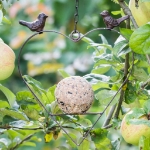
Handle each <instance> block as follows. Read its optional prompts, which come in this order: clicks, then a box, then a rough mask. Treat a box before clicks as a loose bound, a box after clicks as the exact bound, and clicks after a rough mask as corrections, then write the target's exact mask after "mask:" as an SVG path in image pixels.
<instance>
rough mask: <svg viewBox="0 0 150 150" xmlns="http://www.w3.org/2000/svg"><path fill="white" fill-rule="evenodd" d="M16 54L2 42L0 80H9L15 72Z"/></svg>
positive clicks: (0, 43) (0, 49)
mask: <svg viewBox="0 0 150 150" xmlns="http://www.w3.org/2000/svg"><path fill="white" fill-rule="evenodd" d="M14 62H15V54H14V52H13V50H12V49H11V48H10V47H9V46H8V45H6V44H5V43H3V42H0V80H4V79H6V78H8V77H9V76H10V75H11V74H12V72H13V70H14V67H15V65H14Z"/></svg>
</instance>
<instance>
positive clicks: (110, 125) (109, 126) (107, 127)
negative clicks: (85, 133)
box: [102, 124, 113, 129]
mask: <svg viewBox="0 0 150 150" xmlns="http://www.w3.org/2000/svg"><path fill="white" fill-rule="evenodd" d="M112 126H113V124H109V125H107V126H104V127H102V129H109V128H111V127H112Z"/></svg>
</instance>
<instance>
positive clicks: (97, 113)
mask: <svg viewBox="0 0 150 150" xmlns="http://www.w3.org/2000/svg"><path fill="white" fill-rule="evenodd" d="M99 114H101V112H87V113H82V114H79V113H74V114H72V113H71V114H51V115H52V116H66V115H70V116H72V115H99Z"/></svg>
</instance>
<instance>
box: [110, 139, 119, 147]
mask: <svg viewBox="0 0 150 150" xmlns="http://www.w3.org/2000/svg"><path fill="white" fill-rule="evenodd" d="M111 143H112V147H113V148H112V150H120V144H121V141H120V139H119V138H118V139H117V140H114V141H111Z"/></svg>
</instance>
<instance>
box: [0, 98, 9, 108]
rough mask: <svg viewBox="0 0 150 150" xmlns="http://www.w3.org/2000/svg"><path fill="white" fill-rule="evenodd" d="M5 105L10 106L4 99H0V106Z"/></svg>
mask: <svg viewBox="0 0 150 150" xmlns="http://www.w3.org/2000/svg"><path fill="white" fill-rule="evenodd" d="M5 107H7V108H9V107H10V106H9V104H8V103H7V102H6V101H1V100H0V108H5Z"/></svg>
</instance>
